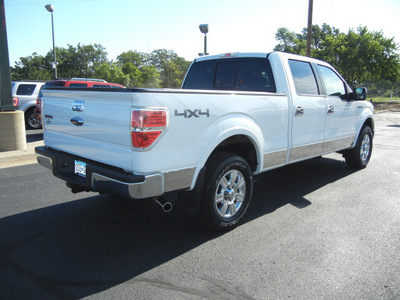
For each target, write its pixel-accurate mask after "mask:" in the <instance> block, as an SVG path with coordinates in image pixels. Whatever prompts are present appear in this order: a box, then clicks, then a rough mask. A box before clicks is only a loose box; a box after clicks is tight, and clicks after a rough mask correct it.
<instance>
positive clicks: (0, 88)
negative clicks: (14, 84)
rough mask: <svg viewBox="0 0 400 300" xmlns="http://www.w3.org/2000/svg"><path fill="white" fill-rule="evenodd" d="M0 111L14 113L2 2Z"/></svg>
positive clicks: (0, 20)
mask: <svg viewBox="0 0 400 300" xmlns="http://www.w3.org/2000/svg"><path fill="white" fill-rule="evenodd" d="M0 1H1V2H0V10H1V11H0V14H1V16H0V23H1V24H0V26H1V28H0V45H1V47H0V101H1V102H0V111H14V110H15V109H16V107H15V106H13V103H12V95H11V75H10V62H9V57H8V45H7V30H6V13H5V10H4V0H0Z"/></svg>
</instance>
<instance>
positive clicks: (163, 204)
mask: <svg viewBox="0 0 400 300" xmlns="http://www.w3.org/2000/svg"><path fill="white" fill-rule="evenodd" d="M155 201H156V202H157V203H158V204H159V205H160V206H161V208H162V210H163V212H165V213H168V212H170V211H171V210H172V203H171V202H169V201H167V200H166V199H165V198H164V197H158V198H155Z"/></svg>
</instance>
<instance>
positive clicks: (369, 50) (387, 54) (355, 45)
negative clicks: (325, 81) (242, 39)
mask: <svg viewBox="0 0 400 300" xmlns="http://www.w3.org/2000/svg"><path fill="white" fill-rule="evenodd" d="M275 37H276V39H277V40H278V41H279V44H278V45H277V46H276V47H275V48H274V50H276V51H284V52H289V53H295V54H300V55H304V54H305V45H306V44H305V42H306V39H307V30H306V29H303V32H302V33H301V34H296V33H294V32H290V31H289V30H288V29H286V28H279V29H278V32H277V34H276V35H275ZM397 51H398V45H397V44H396V43H395V42H394V39H393V38H390V39H388V38H385V37H384V36H383V34H382V32H375V31H372V32H371V31H369V30H368V29H367V27H358V28H357V30H356V31H354V30H352V29H351V30H349V31H348V33H347V34H346V33H342V32H340V31H339V30H338V29H336V28H334V27H330V26H329V25H327V24H324V25H323V26H322V28H320V27H319V26H318V25H314V26H313V34H312V42H311V56H312V57H315V58H318V59H321V60H324V61H327V62H328V63H330V64H331V65H333V66H334V67H335V68H336V69H337V70H338V71H339V72H340V73H341V74H342V76H343V77H344V78H345V79H346V81H347V82H348V83H349V84H350V85H355V84H357V83H360V82H366V81H385V80H386V81H396V80H397V78H398V77H399V69H400V57H399V54H398V52H397Z"/></svg>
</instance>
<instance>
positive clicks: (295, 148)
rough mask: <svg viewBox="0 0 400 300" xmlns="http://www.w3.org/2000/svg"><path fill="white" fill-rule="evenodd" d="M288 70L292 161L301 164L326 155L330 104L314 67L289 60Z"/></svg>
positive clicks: (290, 159) (307, 63) (306, 63)
mask: <svg viewBox="0 0 400 300" xmlns="http://www.w3.org/2000/svg"><path fill="white" fill-rule="evenodd" d="M288 66H289V70H290V73H291V76H290V75H288V80H289V84H290V86H291V90H292V91H291V94H292V104H293V110H292V113H293V122H292V135H291V138H292V149H291V152H290V156H289V161H297V160H302V159H305V158H309V157H312V156H317V155H320V154H321V153H322V151H323V142H324V132H325V117H326V102H325V96H324V95H323V94H322V92H321V91H320V88H319V86H318V84H317V77H316V75H315V72H314V70H313V67H312V65H311V63H309V62H306V61H299V60H293V59H289V60H288Z"/></svg>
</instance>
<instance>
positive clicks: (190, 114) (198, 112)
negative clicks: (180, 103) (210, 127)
mask: <svg viewBox="0 0 400 300" xmlns="http://www.w3.org/2000/svg"><path fill="white" fill-rule="evenodd" d="M175 116H176V117H184V118H191V117H195V118H200V117H201V116H207V117H209V116H210V111H209V109H206V110H205V111H202V110H201V109H195V110H191V109H185V110H183V112H178V110H177V109H175Z"/></svg>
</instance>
